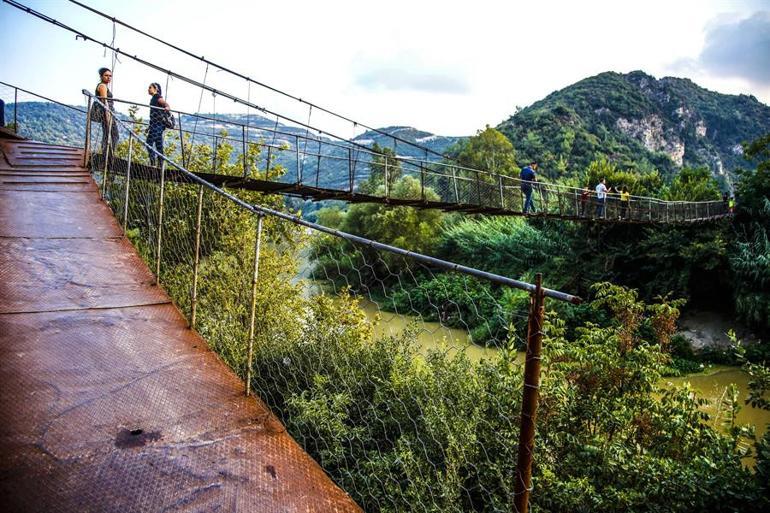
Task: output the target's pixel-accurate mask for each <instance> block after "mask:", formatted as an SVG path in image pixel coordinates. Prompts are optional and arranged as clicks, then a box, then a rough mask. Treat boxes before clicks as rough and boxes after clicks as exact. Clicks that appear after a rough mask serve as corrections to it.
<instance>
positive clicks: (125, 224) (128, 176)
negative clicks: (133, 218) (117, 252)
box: [123, 134, 134, 232]
mask: <svg viewBox="0 0 770 513" xmlns="http://www.w3.org/2000/svg"><path fill="white" fill-rule="evenodd" d="M133 142H134V139H133V137H132V136H131V135H130V134H129V136H128V167H127V168H126V194H125V196H124V197H123V231H124V232H125V231H126V229H127V228H128V190H129V187H130V186H131V156H132V153H133V151H134V144H133Z"/></svg>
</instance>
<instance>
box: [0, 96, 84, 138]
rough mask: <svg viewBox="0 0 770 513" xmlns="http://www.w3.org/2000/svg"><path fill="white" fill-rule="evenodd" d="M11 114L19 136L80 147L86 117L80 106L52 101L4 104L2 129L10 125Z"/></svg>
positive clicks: (11, 123) (11, 120)
mask: <svg viewBox="0 0 770 513" xmlns="http://www.w3.org/2000/svg"><path fill="white" fill-rule="evenodd" d="M14 114H15V119H16V123H17V124H18V133H19V135H21V136H24V137H27V138H29V139H33V140H35V141H42V142H47V143H51V144H62V145H65V146H78V147H82V146H83V141H84V134H85V126H86V114H85V109H84V108H83V107H76V106H65V105H60V104H56V103H51V102H19V103H18V104H14V103H6V104H5V126H10V125H13V120H14Z"/></svg>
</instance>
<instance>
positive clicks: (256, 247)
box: [246, 215, 263, 395]
mask: <svg viewBox="0 0 770 513" xmlns="http://www.w3.org/2000/svg"><path fill="white" fill-rule="evenodd" d="M262 219H263V216H262V215H259V216H257V235H256V240H255V241H254V274H253V275H252V279H251V320H250V322H249V357H248V361H247V363H246V395H250V394H251V366H252V364H253V361H254V322H255V320H256V315H257V279H258V278H259V249H260V245H261V242H262Z"/></svg>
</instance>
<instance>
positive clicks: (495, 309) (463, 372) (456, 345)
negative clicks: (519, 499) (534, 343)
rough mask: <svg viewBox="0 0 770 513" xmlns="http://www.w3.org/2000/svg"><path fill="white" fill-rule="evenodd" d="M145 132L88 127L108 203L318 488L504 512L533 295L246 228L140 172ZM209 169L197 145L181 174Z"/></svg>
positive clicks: (277, 205) (159, 175) (156, 173)
mask: <svg viewBox="0 0 770 513" xmlns="http://www.w3.org/2000/svg"><path fill="white" fill-rule="evenodd" d="M105 128H106V130H105ZM143 130H144V129H143V127H142V125H140V124H137V123H133V124H132V123H129V122H125V121H120V122H119V123H117V124H116V130H115V131H111V130H110V129H109V125H107V124H104V123H99V122H93V123H91V133H90V144H89V149H90V153H91V158H90V168H91V171H92V173H93V175H94V177H95V179H96V181H97V184H98V185H99V187H100V190H101V191H102V194H103V196H104V200H105V201H106V202H107V203H108V204H109V205H110V207H111V208H112V209H113V211H114V213H115V216H116V218H117V220H118V222H120V223H121V224H123V225H124V226H125V230H126V235H127V236H128V238H129V239H130V240H131V241H132V242H133V244H134V245H135V247H136V248H137V251H138V252H139V254H140V255H141V256H142V258H143V259H144V261H145V262H146V263H147V265H148V267H149V268H150V269H151V270H152V271H154V272H157V277H158V279H159V282H160V286H162V287H163V288H164V289H165V290H166V291H167V292H168V293H169V295H170V296H171V297H172V298H173V300H174V301H175V303H176V304H177V305H178V306H179V308H180V309H181V311H182V312H183V313H184V314H185V315H186V316H187V318H188V320H189V321H190V323H191V325H192V326H193V327H194V328H195V329H196V330H198V331H199V332H200V333H201V335H202V336H203V337H204V338H205V339H206V340H207V341H208V343H209V344H210V346H211V348H212V349H213V350H215V351H217V352H218V353H219V354H220V355H221V357H222V358H223V360H224V361H225V362H226V363H227V364H228V365H230V366H231V367H232V368H233V369H234V371H235V372H236V373H238V375H239V376H241V377H242V378H243V379H245V380H248V381H249V384H250V386H251V389H252V390H253V391H254V393H255V394H256V395H257V396H258V397H259V398H261V400H262V401H264V402H265V403H267V405H269V407H270V408H271V409H272V411H273V412H275V414H276V415H278V416H279V417H280V419H281V420H282V422H283V424H284V425H285V426H286V428H287V429H288V430H289V431H290V433H291V434H292V435H293V436H294V437H295V439H297V441H298V442H299V443H300V444H301V445H302V446H303V447H304V448H305V449H306V450H307V451H308V452H309V453H310V454H311V455H312V456H313V457H314V458H316V460H317V461H318V462H319V463H320V464H321V465H322V466H323V467H324V469H325V470H326V471H327V472H328V473H329V475H330V476H331V477H332V478H333V479H334V480H335V481H336V482H337V483H338V484H339V485H340V486H341V487H343V489H345V490H346V491H347V492H348V493H350V494H351V495H352V496H353V498H354V499H355V500H356V501H357V502H358V503H359V504H360V505H361V506H362V507H363V508H364V510H366V511H511V510H512V506H511V504H512V497H513V487H514V480H515V478H514V476H515V463H516V453H517V449H516V447H517V437H518V424H519V412H520V409H521V405H520V397H521V392H522V374H523V372H522V369H521V366H520V365H519V364H518V363H517V353H516V351H515V350H514V347H515V346H516V345H517V344H520V342H521V339H522V337H523V335H524V330H525V329H526V312H527V309H528V306H529V294H528V293H527V292H525V291H520V290H515V289H511V288H508V287H504V286H500V285H497V284H495V283H492V282H490V281H487V280H481V279H477V278H475V277H471V276H468V275H466V274H461V273H459V272H451V271H450V272H446V271H441V270H439V269H438V268H436V267H434V266H430V265H427V264H424V263H421V262H419V261H417V260H415V259H413V258H410V257H408V256H403V255H397V254H394V253H391V252H386V251H382V250H379V249H376V248H374V247H371V246H368V245H366V244H358V243H355V242H354V241H351V240H348V239H343V238H341V237H337V236H335V235H332V234H328V233H322V232H320V231H317V230H313V229H309V228H307V227H305V226H300V225H298V224H297V223H296V222H293V221H292V220H291V219H284V218H281V217H278V216H275V215H269V214H259V212H257V213H255V212H254V211H253V210H251V209H249V208H246V207H244V206H243V205H240V204H238V203H236V202H235V201H233V200H232V199H230V198H228V197H226V196H225V195H223V194H222V193H221V192H217V191H216V190H213V189H212V188H210V187H207V186H205V185H203V186H202V185H201V184H200V183H198V182H197V181H196V179H194V177H192V176H191V175H190V174H188V173H186V172H183V171H181V170H180V169H177V168H176V167H175V165H174V164H171V163H166V164H165V165H163V166H158V165H155V166H153V165H151V163H150V161H149V158H148V150H147V148H146V147H145V146H144V144H143V143H142V141H143V139H144V135H143V132H142V131H143ZM131 132H132V133H131ZM103 133H104V134H107V135H108V136H109V137H110V140H109V141H105V142H103V141H102V134H103ZM114 134H117V137H116V138H115V137H113V135H114ZM168 135H169V137H168V139H167V141H166V142H167V146H166V154H167V155H168V156H169V157H170V159H171V161H173V162H174V163H176V162H181V160H182V155H181V149H180V147H179V146H178V139H177V140H174V137H173V136H172V135H171V134H168ZM111 148H112V149H111ZM105 150H106V152H107V155H106V158H105ZM251 151H252V154H254V155H258V154H261V152H262V151H264V148H262V147H258V146H255V147H254V148H252V149H251ZM210 152H211V150H210V146H209V145H208V144H193V143H192V142H191V143H190V145H189V146H188V148H187V149H186V160H187V163H188V167H189V169H190V171H200V172H204V171H205V172H210V166H211V164H212V160H211V157H212V154H211V153H210ZM129 156H130V158H129ZM255 168H256V172H264V171H265V170H263V169H259V166H258V165H256V166H255ZM278 172H280V169H278ZM238 197H239V198H240V199H241V200H243V201H245V202H246V203H248V204H257V205H261V206H264V207H269V208H273V209H275V210H280V209H281V208H282V204H281V203H282V200H281V199H280V198H279V197H276V196H267V195H263V194H261V193H257V192H249V191H238ZM161 203H162V207H161ZM257 246H259V251H258V254H259V256H258V259H257V257H256V255H257ZM255 262H257V263H258V266H257V273H256V280H255V279H254V276H255V272H254V271H255ZM250 341H253V345H250ZM250 347H252V352H251V365H249V361H250ZM191 393H194V392H191Z"/></svg>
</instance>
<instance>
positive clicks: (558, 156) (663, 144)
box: [498, 71, 770, 180]
mask: <svg viewBox="0 0 770 513" xmlns="http://www.w3.org/2000/svg"><path fill="white" fill-rule="evenodd" d="M498 129H499V130H500V131H501V132H503V133H504V134H505V135H506V136H507V137H508V138H509V139H510V140H511V142H512V143H513V146H514V147H515V148H516V151H517V154H518V155H519V157H520V158H521V159H522V160H526V159H536V160H539V161H540V162H541V163H542V169H543V171H544V172H545V173H546V174H547V175H549V176H551V177H557V176H563V175H565V174H566V175H572V176H579V175H580V174H581V173H582V172H584V170H585V169H586V168H587V167H588V165H589V164H590V163H591V162H592V161H594V160H596V159H597V158H599V157H600V156H605V157H607V158H608V159H609V160H610V161H611V162H613V163H616V164H618V165H619V166H621V167H623V168H633V169H637V170H640V171H648V170H652V169H657V170H659V171H660V172H661V173H663V174H664V175H666V176H671V175H672V174H675V173H676V172H678V171H679V170H680V169H681V168H682V167H683V166H689V167H698V166H706V167H708V168H709V169H710V170H711V171H712V173H713V174H714V176H717V177H721V178H722V179H725V178H727V179H728V180H729V179H731V178H732V172H733V170H734V169H735V168H737V167H741V166H743V167H747V166H750V165H751V164H750V163H749V162H747V161H746V159H744V156H743V148H742V146H741V145H742V144H743V143H746V142H750V141H752V140H754V139H756V138H758V137H760V136H761V135H763V134H764V133H766V132H767V131H768V129H770V107H768V106H767V105H764V104H762V103H760V102H759V101H757V99H756V98H754V97H753V96H744V95H740V96H734V95H727V94H720V93H716V92H713V91H709V90H707V89H704V88H702V87H700V86H698V85H697V84H695V83H693V82H692V81H690V80H688V79H682V78H672V77H666V78H662V79H660V80H657V79H655V78H654V77H652V76H650V75H647V74H645V73H643V72H641V71H634V72H632V73H628V74H620V73H612V72H606V73H601V74H599V75H596V76H594V77H590V78H586V79H584V80H581V81H580V82H577V83H576V84H573V85H571V86H569V87H566V88H564V89H562V90H560V91H556V92H554V93H551V94H550V95H548V96H547V97H546V98H544V99H543V100H541V101H539V102H536V103H534V104H533V105H531V106H529V107H526V108H524V109H522V110H520V111H518V112H516V113H515V114H514V115H512V116H511V117H510V118H509V119H508V120H506V121H505V122H503V123H501V124H500V125H499V126H498ZM728 177H729V178H728Z"/></svg>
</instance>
